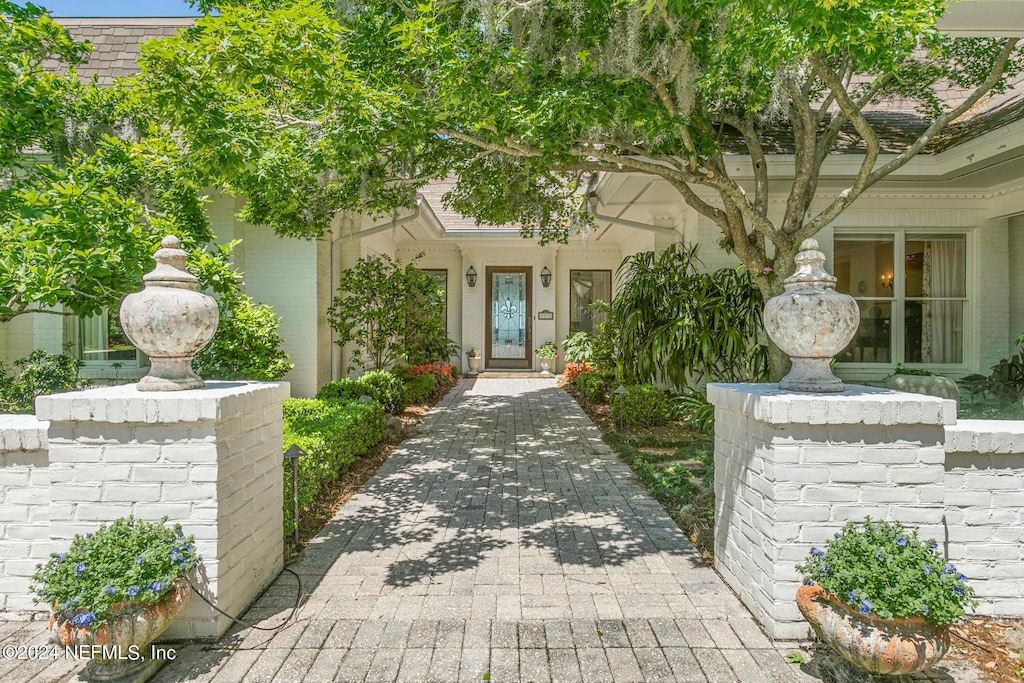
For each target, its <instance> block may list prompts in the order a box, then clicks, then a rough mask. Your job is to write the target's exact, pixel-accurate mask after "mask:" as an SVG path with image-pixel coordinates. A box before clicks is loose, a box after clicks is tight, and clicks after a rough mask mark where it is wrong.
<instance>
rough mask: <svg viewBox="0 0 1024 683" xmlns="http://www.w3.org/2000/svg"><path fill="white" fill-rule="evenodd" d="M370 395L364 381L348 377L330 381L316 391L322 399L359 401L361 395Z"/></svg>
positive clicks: (317, 395)
mask: <svg viewBox="0 0 1024 683" xmlns="http://www.w3.org/2000/svg"><path fill="white" fill-rule="evenodd" d="M369 395H370V394H369V393H368V392H367V391H366V387H365V386H363V383H362V382H360V381H359V380H357V379H349V378H347V377H343V378H342V379H336V380H334V381H333V382H328V383H327V384H325V385H323V386H322V387H320V391H318V392H316V397H317V398H318V399H320V400H321V401H358V400H359V397H360V396H369Z"/></svg>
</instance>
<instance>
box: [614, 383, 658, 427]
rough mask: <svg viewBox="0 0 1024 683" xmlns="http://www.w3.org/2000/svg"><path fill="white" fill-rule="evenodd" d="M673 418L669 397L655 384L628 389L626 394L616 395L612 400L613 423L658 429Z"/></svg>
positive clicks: (639, 385)
mask: <svg viewBox="0 0 1024 683" xmlns="http://www.w3.org/2000/svg"><path fill="white" fill-rule="evenodd" d="M671 416H672V404H671V401H670V400H669V397H668V396H667V395H666V394H665V392H663V391H662V390H661V389H659V388H658V387H656V386H654V385H653V384H638V385H634V386H631V387H626V393H625V394H622V395H621V396H620V395H615V396H614V397H613V400H612V422H613V423H614V424H619V421H620V420H621V421H622V423H624V424H628V425H636V426H638V427H656V426H658V425H662V424H665V423H666V422H668V420H669V418H670V417H671Z"/></svg>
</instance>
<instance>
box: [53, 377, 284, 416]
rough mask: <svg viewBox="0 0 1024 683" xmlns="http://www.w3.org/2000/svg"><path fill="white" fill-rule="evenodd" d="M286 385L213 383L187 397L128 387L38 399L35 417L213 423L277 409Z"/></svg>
mask: <svg viewBox="0 0 1024 683" xmlns="http://www.w3.org/2000/svg"><path fill="white" fill-rule="evenodd" d="M289 395H290V391H289V385H288V383H287V382H242V381H238V382H214V381H208V382H207V383H206V386H205V387H204V388H202V389H190V390H187V391H139V390H138V389H137V388H136V387H135V385H134V384H127V385H121V386H108V387H99V388H96V389H87V390H85V391H75V392H71V393H67V394H53V395H50V396H40V397H39V398H38V399H36V415H37V416H38V417H39V419H40V420H52V421H54V422H63V421H79V422H113V423H122V422H135V423H144V424H156V423H160V424H168V423H176V422H201V421H211V420H212V421H219V420H224V419H227V418H230V417H232V416H234V415H240V414H246V413H250V412H252V411H254V410H258V409H260V408H262V407H264V406H270V405H274V404H280V403H283V402H284V401H285V399H287V398H288V397H289Z"/></svg>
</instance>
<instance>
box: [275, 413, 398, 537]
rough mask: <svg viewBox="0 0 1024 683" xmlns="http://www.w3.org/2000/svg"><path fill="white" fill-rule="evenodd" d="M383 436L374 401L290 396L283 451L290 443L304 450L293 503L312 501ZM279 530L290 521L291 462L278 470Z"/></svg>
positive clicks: (290, 527)
mask: <svg viewBox="0 0 1024 683" xmlns="http://www.w3.org/2000/svg"><path fill="white" fill-rule="evenodd" d="M383 438H384V411H383V410H382V409H381V407H380V405H379V404H377V403H375V402H364V403H361V402H358V401H356V402H343V401H323V400H319V399H314V398H292V399H288V400H287V401H285V403H284V450H286V451H287V450H288V449H289V448H291V447H292V446H293V445H295V446H298V447H299V448H301V449H302V450H304V451H305V452H306V455H305V456H304V457H302V458H299V507H300V509H301V508H303V507H306V506H308V505H309V504H310V503H312V502H313V498H314V497H315V496H316V494H317V493H318V492H319V491H320V490H321V488H322V485H323V484H324V483H325V482H328V481H331V480H333V479H336V478H337V477H338V476H340V475H341V474H343V473H344V472H345V471H346V470H347V469H348V467H349V465H351V464H352V462H353V461H355V459H356V457H357V456H360V455H364V454H366V453H367V452H369V450H370V449H371V448H372V447H373V446H374V445H376V444H377V443H378V442H380V441H381V440H382V439H383ZM284 491H285V495H284V500H285V503H284V517H285V523H284V526H285V534H289V533H291V532H292V531H294V530H295V520H294V519H292V496H291V491H292V481H291V464H290V463H288V462H287V461H285V468H284Z"/></svg>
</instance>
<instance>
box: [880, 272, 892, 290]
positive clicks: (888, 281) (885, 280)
mask: <svg viewBox="0 0 1024 683" xmlns="http://www.w3.org/2000/svg"><path fill="white" fill-rule="evenodd" d="M882 289H892V275H883V276H882Z"/></svg>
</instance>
